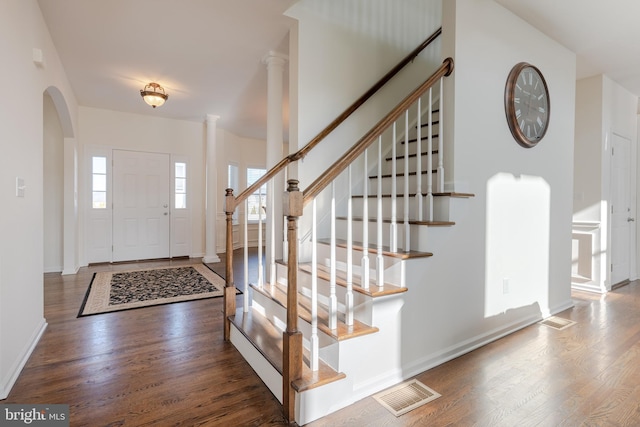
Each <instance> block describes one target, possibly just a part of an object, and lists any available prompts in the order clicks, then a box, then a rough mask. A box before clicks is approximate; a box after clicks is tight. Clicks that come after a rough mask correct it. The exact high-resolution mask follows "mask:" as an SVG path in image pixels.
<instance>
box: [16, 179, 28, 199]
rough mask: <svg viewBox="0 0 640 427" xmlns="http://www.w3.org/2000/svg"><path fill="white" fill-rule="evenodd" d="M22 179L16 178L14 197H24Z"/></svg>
mask: <svg viewBox="0 0 640 427" xmlns="http://www.w3.org/2000/svg"><path fill="white" fill-rule="evenodd" d="M25 188H27V187H26V186H25V185H24V178H20V177H19V176H18V177H16V197H24V189H25Z"/></svg>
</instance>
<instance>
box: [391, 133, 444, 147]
mask: <svg viewBox="0 0 640 427" xmlns="http://www.w3.org/2000/svg"><path fill="white" fill-rule="evenodd" d="M439 136H440V135H438V134H437V133H434V134H433V135H431V139H435V138H438V137H439ZM428 139H429V135H425V136H423V135H420V140H421V141H427V140H428ZM417 140H418V138H412V139H410V140H409V144H411V143H412V142H416V141H417ZM404 143H405V141H404V139H403V140H401V141H400V144H403V145H404Z"/></svg>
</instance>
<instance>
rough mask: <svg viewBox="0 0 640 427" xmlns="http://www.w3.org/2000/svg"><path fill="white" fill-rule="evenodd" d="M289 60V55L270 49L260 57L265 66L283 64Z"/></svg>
mask: <svg viewBox="0 0 640 427" xmlns="http://www.w3.org/2000/svg"><path fill="white" fill-rule="evenodd" d="M288 60H289V55H285V54H284V53H280V52H276V51H273V50H270V51H269V52H267V53H266V54H265V55H264V56H263V57H262V63H263V64H265V65H266V66H267V67H270V66H272V65H279V66H284V64H286V63H287V61H288Z"/></svg>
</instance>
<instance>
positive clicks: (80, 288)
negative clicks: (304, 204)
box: [0, 254, 640, 427]
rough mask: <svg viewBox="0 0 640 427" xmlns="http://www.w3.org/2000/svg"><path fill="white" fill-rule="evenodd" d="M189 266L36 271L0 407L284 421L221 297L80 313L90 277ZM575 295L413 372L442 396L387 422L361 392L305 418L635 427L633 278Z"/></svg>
mask: <svg viewBox="0 0 640 427" xmlns="http://www.w3.org/2000/svg"><path fill="white" fill-rule="evenodd" d="M236 258H237V259H240V258H241V256H240V254H238V256H237V257H236ZM187 262H190V261H189V260H178V261H157V262H149V263H138V264H123V265H117V266H111V265H100V266H94V267H90V268H83V269H81V270H80V272H79V273H78V274H77V275H75V276H60V275H59V274H45V285H44V296H45V317H46V319H47V322H48V323H49V326H48V328H47V330H46V331H45V333H44V335H43V337H42V339H41V341H40V343H39V344H38V346H37V347H36V349H35V351H34V353H33V355H32V357H31V358H30V359H29V361H28V362H27V365H26V366H25V368H24V370H23V371H22V374H21V375H20V377H19V378H18V381H17V382H16V384H15V386H14V388H13V390H12V391H11V393H10V394H9V397H8V398H7V399H6V400H5V401H2V402H0V404H1V403H67V404H69V405H70V412H71V425H72V426H140V425H157V426H266V425H285V422H284V419H283V417H282V413H281V408H280V405H279V403H278V402H277V400H276V399H275V398H274V397H273V396H272V395H271V393H270V392H269V390H268V389H267V388H266V386H265V385H264V384H263V383H262V382H261V381H260V379H259V378H258V377H257V375H255V373H254V372H253V371H252V370H251V368H250V367H249V365H248V364H247V363H246V362H245V361H244V359H243V358H242V357H241V356H240V354H239V353H238V352H237V351H236V350H235V348H234V347H233V346H232V345H231V344H226V343H224V341H223V339H222V312H221V310H222V299H221V298H215V299H209V300H201V301H191V302H184V303H178V304H171V305H165V306H156V307H148V308H143V309H137V310H130V311H124V312H116V313H109V314H102V315H96V316H89V317H83V318H79V319H78V318H76V315H77V313H78V309H79V307H80V304H81V303H82V299H83V297H84V294H85V291H86V288H87V286H88V284H89V282H90V280H91V277H92V275H93V273H94V272H95V271H100V270H124V269H132V268H137V267H148V266H153V265H179V264H180V263H187ZM215 267H216V270H217V271H220V272H224V265H223V264H222V263H220V264H216V265H215ZM236 271H237V273H236V283H242V282H241V280H240V275H241V271H240V269H238V270H236ZM250 274H251V273H250ZM573 297H574V302H575V307H574V308H572V309H570V310H567V311H565V312H563V313H560V314H559V316H561V317H565V318H568V319H572V320H575V321H577V322H578V323H577V324H576V325H574V326H572V327H570V328H567V329H565V330H563V331H556V330H554V329H551V328H549V327H546V326H543V325H538V324H536V325H533V326H530V327H528V328H526V329H523V330H522V331H519V332H517V333H515V334H512V335H510V336H508V337H506V338H503V339H501V340H499V341H496V342H494V343H492V344H490V345H487V346H485V347H482V348H480V349H478V350H476V351H473V352H471V353H469V354H467V355H464V356H462V357H459V358H457V359H455V360H453V361H451V362H449V363H446V364H444V365H442V366H439V367H436V368H434V369H432V370H430V371H427V372H424V373H422V374H420V375H418V376H417V378H418V379H419V380H420V381H422V382H423V383H424V384H426V385H427V386H429V387H431V388H433V389H434V390H436V391H437V392H439V393H441V394H442V397H440V398H439V399H437V400H435V401H433V402H431V403H428V404H427V405H425V406H423V407H421V408H418V409H416V410H414V411H411V412H409V413H408V414H405V415H403V416H401V417H399V418H396V417H394V416H393V415H391V414H390V413H389V412H388V411H387V410H386V409H384V408H383V407H382V406H380V405H379V404H378V403H377V402H376V401H375V400H374V399H373V398H371V397H369V398H366V399H363V400H361V401H360V402H357V403H356V404H354V405H351V406H350V407H348V408H345V409H343V410H341V411H338V412H336V413H334V414H332V415H329V416H328V417H325V418H323V419H321V420H318V421H316V422H314V423H311V424H310V425H311V426H347V425H348V426H448V425H451V426H475V425H477V426H492V427H493V426H516V425H517V426H578V425H589V426H638V425H640V282H631V284H629V285H627V286H624V287H621V288H619V289H617V290H615V291H614V292H611V293H609V294H608V295H604V296H600V295H595V294H588V293H582V292H575V293H574V294H573ZM241 301H242V295H239V296H238V304H239V306H240V304H241ZM371 357H381V356H380V355H371Z"/></svg>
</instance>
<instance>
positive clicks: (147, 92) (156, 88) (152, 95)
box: [140, 83, 169, 108]
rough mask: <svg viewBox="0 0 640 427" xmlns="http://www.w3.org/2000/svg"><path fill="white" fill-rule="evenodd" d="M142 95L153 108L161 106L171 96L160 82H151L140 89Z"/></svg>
mask: <svg viewBox="0 0 640 427" xmlns="http://www.w3.org/2000/svg"><path fill="white" fill-rule="evenodd" d="M140 96H142V99H144V102H146V103H147V104H149V105H151V106H152V107H153V108H156V107H160V106H161V105H162V104H164V102H165V101H166V100H167V98H169V95H167V94H166V93H165V91H164V89H163V88H162V86H160V85H159V84H158V83H149V84H148V85H146V86H145V87H144V89H142V90H141V91H140Z"/></svg>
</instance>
